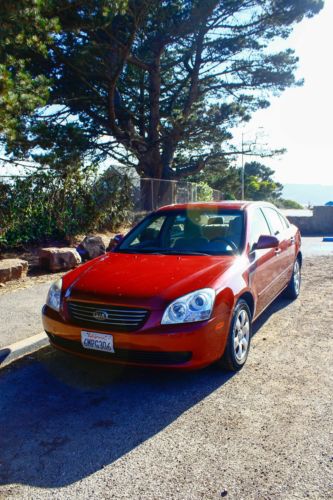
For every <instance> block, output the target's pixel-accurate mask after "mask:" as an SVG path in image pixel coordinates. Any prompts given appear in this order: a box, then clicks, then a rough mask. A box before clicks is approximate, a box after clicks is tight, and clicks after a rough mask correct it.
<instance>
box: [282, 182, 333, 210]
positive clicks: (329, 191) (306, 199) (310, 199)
mask: <svg viewBox="0 0 333 500" xmlns="http://www.w3.org/2000/svg"><path fill="white" fill-rule="evenodd" d="M282 196H283V198H286V199H288V200H294V201H298V203H301V205H308V204H310V205H325V203H327V202H328V201H332V200H333V186H323V185H321V184H285V185H284V188H283V194H282Z"/></svg>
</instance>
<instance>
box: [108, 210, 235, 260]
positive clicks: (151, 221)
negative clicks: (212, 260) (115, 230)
mask: <svg viewBox="0 0 333 500" xmlns="http://www.w3.org/2000/svg"><path fill="white" fill-rule="evenodd" d="M243 244H244V217H243V212H241V211H239V210H217V209H215V211H212V210H211V209H210V210H204V209H192V210H169V211H166V210H165V211H161V212H156V213H153V214H151V215H150V216H148V217H147V218H146V219H144V220H143V221H142V222H141V223H140V224H139V225H138V226H137V227H136V228H134V229H133V230H132V231H131V232H130V233H129V234H128V236H126V237H125V239H124V240H123V241H122V243H121V244H120V245H119V246H118V247H117V249H116V252H126V253H160V254H176V255H232V254H238V253H240V252H241V251H242V249H243Z"/></svg>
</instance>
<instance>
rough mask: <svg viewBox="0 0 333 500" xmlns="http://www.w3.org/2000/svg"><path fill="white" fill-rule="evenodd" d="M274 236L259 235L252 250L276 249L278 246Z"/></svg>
mask: <svg viewBox="0 0 333 500" xmlns="http://www.w3.org/2000/svg"><path fill="white" fill-rule="evenodd" d="M279 243H280V242H279V240H278V239H277V237H276V236H268V235H261V236H260V238H259V240H258V243H256V244H255V245H254V250H264V249H265V248H276V247H278V246H279Z"/></svg>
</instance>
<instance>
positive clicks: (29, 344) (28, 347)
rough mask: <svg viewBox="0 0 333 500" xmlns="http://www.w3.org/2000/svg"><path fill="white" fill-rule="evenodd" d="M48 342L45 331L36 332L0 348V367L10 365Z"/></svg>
mask: <svg viewBox="0 0 333 500" xmlns="http://www.w3.org/2000/svg"><path fill="white" fill-rule="evenodd" d="M48 344H49V340H48V337H47V335H46V333H44V332H42V333H38V334H37V335H33V336H32V337H29V338H27V339H23V340H19V341H18V342H15V343H14V344H11V345H9V346H5V347H1V348H0V368H4V367H5V366H8V365H10V364H11V363H13V362H14V361H16V360H18V359H20V358H22V357H23V356H26V355H27V354H31V353H32V352H35V351H38V350H39V349H41V348H42V347H45V346H47V345H48Z"/></svg>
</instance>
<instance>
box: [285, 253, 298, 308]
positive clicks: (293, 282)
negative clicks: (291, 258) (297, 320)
mask: <svg viewBox="0 0 333 500" xmlns="http://www.w3.org/2000/svg"><path fill="white" fill-rule="evenodd" d="M301 279H302V277H301V263H300V260H299V258H297V259H296V260H295V263H294V269H293V274H292V275H291V278H290V281H289V285H288V286H287V288H286V290H285V296H286V297H287V298H288V299H292V300H295V299H297V297H298V296H299V292H300V290H301Z"/></svg>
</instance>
